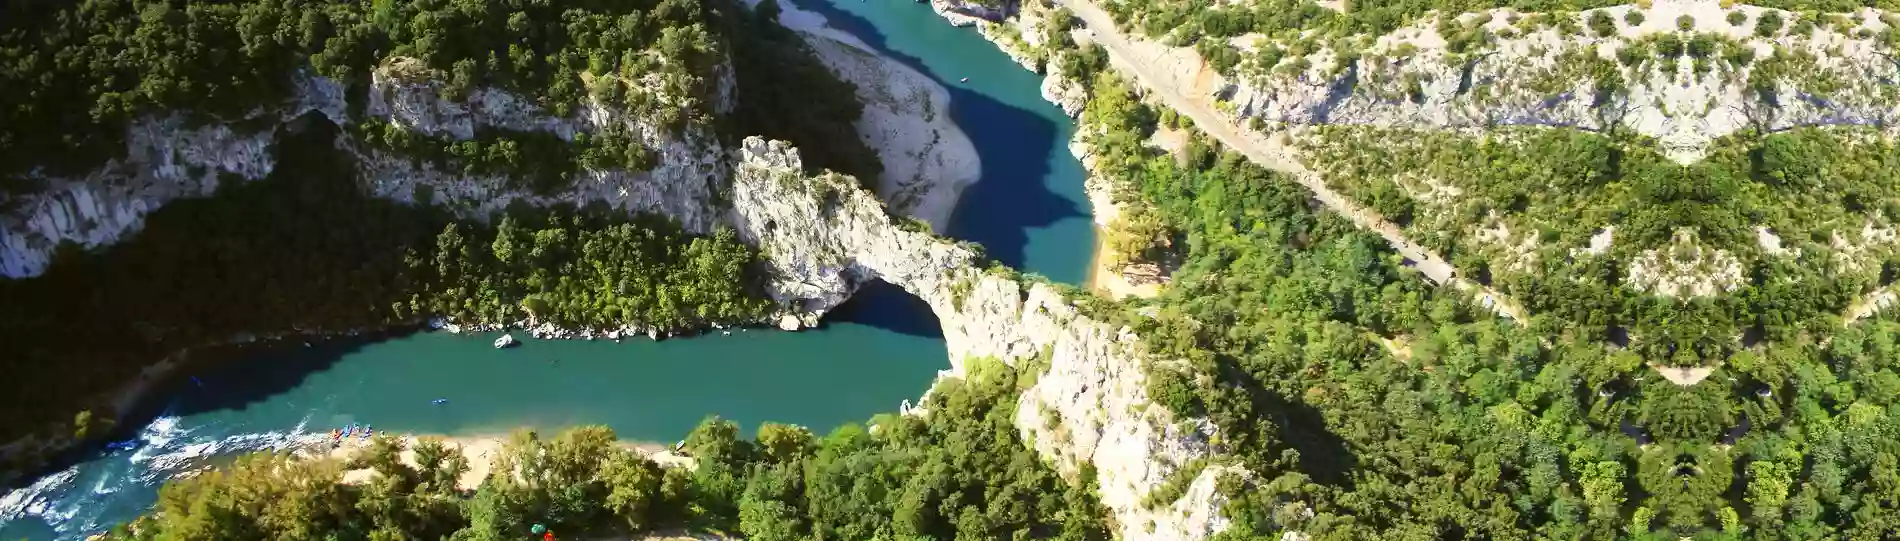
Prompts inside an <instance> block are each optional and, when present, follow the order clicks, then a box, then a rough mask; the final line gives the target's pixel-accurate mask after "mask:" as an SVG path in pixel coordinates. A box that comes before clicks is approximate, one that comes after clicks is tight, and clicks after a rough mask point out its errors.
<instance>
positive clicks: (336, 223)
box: [0, 115, 772, 440]
mask: <svg viewBox="0 0 1900 541" xmlns="http://www.w3.org/2000/svg"><path fill="white" fill-rule="evenodd" d="M337 133H338V130H337V128H336V127H335V126H334V125H331V124H329V123H328V122H327V121H325V120H322V118H321V117H320V116H318V115H309V116H306V117H305V119H304V120H301V121H299V122H296V123H294V124H293V125H292V126H287V127H285V128H283V129H282V130H281V131H280V133H279V135H278V143H277V146H276V158H277V162H278V167H277V169H276V170H275V172H273V173H272V174H271V175H270V176H269V177H268V178H265V179H263V180H258V181H252V182H242V181H238V180H235V179H231V180H229V181H228V182H225V183H224V184H222V186H221V189H220V192H219V193H218V194H216V195H215V196H213V197H210V198H205V199H192V200H183V201H179V202H176V203H174V204H172V205H169V206H166V207H165V208H162V209H159V210H158V211H155V212H153V213H152V214H151V215H150V216H148V217H147V218H148V220H147V223H146V225H145V228H144V230H143V231H142V232H141V233H140V234H139V235H138V236H136V237H133V238H132V239H130V240H128V241H127V242H124V243H121V244H118V245H114V246H111V247H109V248H106V249H104V250H101V251H98V252H95V253H88V252H85V251H82V250H79V249H77V248H76V247H72V246H71V245H68V247H67V248H65V249H63V251H62V252H61V255H60V257H59V258H57V260H56V261H55V262H54V263H53V264H52V266H51V267H50V268H49V269H48V272H46V273H45V274H44V275H42V276H39V277H36V278H29V279H9V280H0V322H3V323H0V343H4V344H7V352H8V354H7V355H6V356H5V357H4V358H0V370H5V371H6V372H7V373H8V374H10V376H11V377H12V378H14V380H15V381H17V382H21V383H20V384H19V385H17V386H16V387H15V388H14V390H13V391H12V392H9V393H7V394H6V398H5V399H4V402H5V404H4V408H5V409H6V411H8V412H10V415H8V416H7V417H6V419H5V423H4V433H5V434H6V439H8V440H11V439H13V438H15V437H18V436H21V435H24V434H26V433H28V432H30V431H33V430H36V429H39V428H41V427H43V426H45V425H47V424H53V423H58V424H65V422H66V421H68V420H70V419H72V416H73V414H74V412H75V411H79V410H81V409H84V408H92V409H95V410H97V411H99V412H100V417H104V416H106V412H108V411H110V410H109V409H107V408H104V407H103V406H102V404H103V401H102V400H101V398H102V396H103V393H111V392H116V391H118V390H119V387H120V386H122V385H123V384H124V383H125V382H128V381H131V380H133V379H134V378H135V377H136V376H137V375H138V374H139V373H140V371H141V370H142V369H144V368H145V367H146V366H148V365H150V364H152V363H153V362H155V361H156V360H159V359H163V358H166V357H168V356H171V355H173V354H175V353H178V352H181V351H188V350H190V349H192V348H198V347H201V346H205V345H208V344H220V343H225V342H229V341H232V340H234V338H233V337H242V336H252V335H258V334H274V333H282V332H342V331H346V330H353V329H363V328H381V327H386V326H389V325H392V324H402V323H405V322H409V323H413V322H415V321H417V319H418V318H422V317H425V316H432V315H447V316H453V317H456V318H459V319H462V320H463V321H465V322H469V323H491V324H505V323H514V322H516V321H520V320H522V319H526V318H527V316H528V315H529V314H530V313H532V314H533V315H534V316H535V317H536V319H537V320H539V321H544V322H552V323H557V324H562V325H570V326H575V327H585V328H594V329H601V330H605V329H618V328H622V327H627V326H634V327H642V328H657V329H662V330H669V329H684V328H692V327H698V326H702V325H706V324H709V323H742V322H752V321H758V320H760V319H762V318H764V317H765V316H766V315H767V313H768V312H769V310H770V309H771V308H772V307H771V306H770V305H769V303H768V302H766V301H764V300H763V299H764V298H765V295H764V293H763V290H762V287H763V280H764V274H763V273H764V269H763V268H762V266H761V265H759V255H758V252H757V250H756V249H754V248H752V247H749V246H746V245H744V244H743V243H740V242H739V241H738V239H737V238H736V237H735V236H734V235H733V234H732V233H731V232H729V231H722V232H717V233H715V234H713V235H711V236H705V237H695V236H693V235H689V234H687V233H685V232H684V231H682V230H681V229H680V228H679V226H678V225H676V224H673V223H671V222H669V221H667V220H666V219H664V218H657V217H650V216H628V215H624V214H614V213H608V212H606V211H604V210H602V209H575V208H550V209H517V210H514V211H512V212H509V213H507V214H506V215H505V216H503V217H500V218H499V219H498V220H496V221H495V222H493V223H492V224H484V223H483V222H482V221H480V220H476V219H456V218H454V217H453V216H452V215H451V214H450V213H449V212H448V211H446V210H445V209H441V208H438V207H430V206H409V205H404V204H400V203H396V202H392V201H388V200H382V199H376V198H372V197H369V196H367V195H365V194H364V193H363V191H362V188H361V184H360V181H359V179H358V176H357V174H356V167H357V161H356V160H355V159H354V157H353V156H352V155H350V154H348V153H346V152H343V151H341V150H339V149H337V148H336V147H334V146H332V145H333V144H334V141H335V140H336V135H337ZM101 336H108V337H112V339H110V340H101V339H99V337H101ZM104 398H110V397H104Z"/></svg>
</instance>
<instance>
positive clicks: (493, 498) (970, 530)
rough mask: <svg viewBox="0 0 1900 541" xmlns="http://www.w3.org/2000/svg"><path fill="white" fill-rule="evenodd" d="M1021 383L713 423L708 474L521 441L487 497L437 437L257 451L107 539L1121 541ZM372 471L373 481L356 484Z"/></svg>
mask: <svg viewBox="0 0 1900 541" xmlns="http://www.w3.org/2000/svg"><path fill="white" fill-rule="evenodd" d="M1019 377H1021V376H1019V375H1018V374H1016V373H1015V372H1014V371H1012V370H1011V369H1010V368H1009V367H1007V366H1005V365H1003V364H1002V363H999V362H994V361H990V362H974V363H972V370H971V372H970V375H969V377H968V378H965V379H961V380H950V381H946V382H944V383H943V384H942V385H939V386H938V387H937V388H936V390H934V391H933V392H932V393H931V395H930V397H929V398H928V399H927V400H925V402H924V404H923V406H924V407H925V408H927V409H928V410H929V411H930V412H931V413H930V414H928V415H927V416H897V415H883V416H879V417H877V418H875V419H872V421H871V428H869V429H866V428H865V427H862V426H858V425H845V426H842V427H839V428H837V429H835V430H833V431H831V433H830V434H828V435H826V436H823V437H817V436H814V435H813V434H812V433H811V432H810V431H808V430H806V429H804V428H801V427H795V426H787V425H779V424H771V423H767V424H765V425H763V426H760V427H759V431H758V436H757V437H756V438H755V439H752V440H746V439H741V438H739V437H738V426H737V425H735V424H734V423H732V422H730V421H721V420H718V419H716V418H715V419H708V420H707V421H706V422H704V423H701V424H700V426H699V427H698V428H696V429H694V430H693V432H692V433H691V434H690V435H689V436H687V438H686V442H685V443H686V445H685V451H686V453H687V454H689V455H690V456H691V457H692V459H693V462H695V463H696V464H695V466H694V467H681V466H666V467H662V466H661V465H659V464H657V463H655V462H653V461H651V460H649V459H648V458H645V457H643V456H641V455H640V454H638V453H637V452H636V451H633V450H630V449H627V448H624V447H621V446H620V444H619V443H618V442H616V441H615V437H614V434H613V432H612V431H611V430H609V429H607V428H605V427H581V428H574V429H569V430H566V431H563V432H561V433H560V434H559V435H556V436H554V437H552V438H548V439H541V438H537V437H536V436H535V435H534V434H533V433H528V432H522V433H517V434H515V435H514V436H513V438H512V439H511V440H510V441H509V442H508V443H507V444H506V446H505V447H504V448H503V449H502V450H501V451H500V456H498V457H494V458H493V459H492V461H491V463H490V464H489V466H490V468H489V471H490V473H489V475H488V478H487V479H485V480H483V482H482V483H481V485H480V486H479V487H478V488H476V489H474V490H473V491H471V492H463V491H461V490H458V489H457V487H456V484H457V482H456V479H457V478H459V477H460V476H461V475H462V473H463V472H465V471H466V468H467V467H468V462H467V458H466V457H464V456H463V455H462V453H461V452H459V451H454V450H452V449H450V448H448V447H447V446H445V445H444V444H443V443H442V442H440V441H437V440H429V439H423V440H421V441H419V442H418V443H416V444H415V445H414V446H412V448H411V450H412V451H414V456H415V457H416V459H415V460H414V461H413V462H412V463H405V462H404V461H402V460H400V459H399V453H400V452H401V451H402V450H403V445H402V444H401V443H400V442H398V441H396V440H393V439H390V438H388V437H387V436H385V437H384V438H382V439H379V440H377V441H376V442H374V443H373V444H372V445H370V446H369V447H367V448H365V449H363V450H361V451H358V452H357V453H356V455H355V456H354V457H352V458H350V459H349V460H347V461H337V460H334V459H315V460H297V459H292V458H290V457H289V456H287V455H283V454H262V455H252V456H250V457H247V458H244V459H241V460H240V461H239V462H238V463H237V464H235V465H233V466H232V467H230V468H227V469H225V470H224V471H220V472H213V473H209V474H206V475H203V476H199V477H196V478H192V479H186V480H181V481H175V482H172V483H169V484H168V485H167V486H166V487H165V489H164V490H163V491H161V493H160V497H159V503H158V505H157V507H156V509H154V510H153V512H152V513H151V514H149V515H147V516H146V517H144V518H141V519H139V520H137V521H136V522H134V523H133V524H131V525H128V526H126V527H122V528H119V529H117V530H115V531H114V532H113V533H111V534H109V535H108V539H151V540H159V539H175V540H207V541H210V540H223V539H326V538H334V539H437V538H446V539H456V540H489V539H496V540H499V539H521V538H524V536H527V535H529V528H530V527H531V525H533V524H542V525H545V526H546V527H548V528H549V529H551V530H553V531H555V532H557V533H558V534H559V536H560V537H561V538H583V539H584V538H594V537H597V536H607V535H637V534H641V533H644V532H649V531H655V530H660V531H677V530H687V531H694V532H712V533H719V534H729V535H738V536H743V537H744V538H745V539H755V540H759V541H794V540H801V539H943V540H950V539H957V540H964V539H970V540H976V539H1059V540H1063V541H1107V540H1108V539H1109V537H1108V533H1107V530H1106V527H1105V525H1104V523H1103V521H1104V518H1105V510H1104V509H1102V507H1101V506H1100V504H1099V503H1098V502H1097V501H1096V500H1095V496H1094V480H1093V479H1091V478H1090V477H1089V473H1088V472H1087V471H1084V472H1083V473H1082V474H1081V475H1079V476H1078V477H1077V478H1075V479H1064V478H1062V477H1060V476H1058V475H1057V474H1056V473H1055V471H1053V470H1052V469H1051V468H1050V467H1049V466H1048V465H1047V464H1044V463H1043V462H1042V461H1041V459H1040V458H1038V457H1037V456H1036V453H1035V451H1033V450H1031V449H1029V448H1028V447H1027V446H1025V445H1024V444H1023V442H1022V441H1021V440H1019V439H1018V437H1017V435H1016V429H1015V426H1014V423H1013V421H1012V420H1013V418H1014V415H1015V411H1016V396H1017V394H1018V393H1019V392H1020V391H1021V387H1022V385H1021V384H1020V382H1019V381H1018V378H1019ZM353 469H371V470H373V471H374V475H373V476H372V477H371V478H370V480H368V481H366V482H363V483H360V484H344V483H343V482H342V481H343V473H344V472H345V471H346V470H353Z"/></svg>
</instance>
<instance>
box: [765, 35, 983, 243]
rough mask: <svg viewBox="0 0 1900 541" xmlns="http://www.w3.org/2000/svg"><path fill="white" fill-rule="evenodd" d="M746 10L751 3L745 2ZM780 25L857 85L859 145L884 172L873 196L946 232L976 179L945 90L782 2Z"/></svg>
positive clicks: (973, 156)
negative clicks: (801, 37) (860, 110)
mask: <svg viewBox="0 0 1900 541" xmlns="http://www.w3.org/2000/svg"><path fill="white" fill-rule="evenodd" d="M747 3H748V4H754V5H756V4H757V1H756V0H748V2H747ZM779 6H780V8H781V9H782V11H781V12H780V13H779V24H782V25H784V26H785V27H786V28H790V29H793V30H797V31H799V32H800V33H802V34H804V36H805V41H806V42H807V43H809V44H811V46H812V50H813V51H814V52H816V53H817V54H818V58H819V60H820V61H822V62H824V64H825V66H826V67H828V68H830V69H831V71H832V72H833V73H835V74H837V75H838V78H840V79H844V80H846V81H850V82H851V83H852V84H855V85H857V87H858V90H857V94H858V98H859V99H860V100H861V101H863V102H864V116H862V117H860V118H859V119H858V122H857V125H856V127H857V132H858V138H859V139H862V140H863V141H864V144H865V145H866V146H869V147H871V148H872V149H873V150H876V151H877V153H878V158H879V160H881V161H882V162H884V173H883V174H882V175H880V176H879V178H878V190H877V191H878V195H879V197H880V198H882V199H883V200H884V201H885V203H887V204H888V205H889V206H890V207H891V209H892V210H893V211H894V212H896V213H898V214H902V215H906V216H911V217H915V218H917V219H920V220H923V221H925V222H927V223H929V224H930V226H931V228H933V229H934V230H936V231H944V230H945V227H947V226H948V225H949V222H950V213H951V212H952V211H954V210H956V207H957V200H958V199H960V198H961V197H962V195H963V190H964V188H966V187H968V186H970V185H971V184H975V183H976V181H977V179H978V178H979V177H980V176H982V172H983V162H982V159H981V158H980V157H978V155H977V153H976V145H975V143H972V142H971V141H970V137H969V135H967V134H965V133H963V130H962V129H961V128H958V127H957V125H956V123H955V122H952V121H951V120H950V91H949V90H948V89H946V88H944V86H943V85H941V84H938V83H937V82H936V81H934V80H932V79H931V78H930V77H929V76H927V75H925V74H923V73H922V72H919V71H917V70H915V69H912V68H911V67H910V66H907V65H904V64H903V63H902V62H898V61H897V60H896V59H893V58H890V57H887V56H884V55H881V54H878V53H877V51H876V49H873V48H872V47H871V46H870V45H867V44H865V43H864V42H863V41H862V40H859V39H858V38H857V37H856V36H853V35H851V34H850V33H847V32H844V31H842V30H839V29H836V28H833V27H831V26H830V23H829V21H827V20H826V19H825V17H824V16H823V15H819V14H817V13H813V12H809V11H803V10H800V9H798V6H796V5H794V4H792V3H791V2H787V1H784V0H781V1H780V2H779Z"/></svg>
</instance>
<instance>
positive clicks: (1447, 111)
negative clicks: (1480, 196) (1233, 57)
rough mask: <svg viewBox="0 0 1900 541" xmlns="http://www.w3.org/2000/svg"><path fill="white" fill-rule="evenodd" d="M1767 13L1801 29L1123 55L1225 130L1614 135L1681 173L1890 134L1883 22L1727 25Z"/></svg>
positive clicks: (1528, 25)
mask: <svg viewBox="0 0 1900 541" xmlns="http://www.w3.org/2000/svg"><path fill="white" fill-rule="evenodd" d="M1769 12H1773V13H1776V14H1777V15H1778V16H1779V17H1781V18H1782V19H1783V20H1787V21H1796V20H1797V19H1800V18H1801V16H1800V15H1798V14H1795V13H1792V12H1787V11H1781V10H1771V9H1766V8H1759V7H1755V6H1734V7H1727V8H1725V7H1723V4H1722V3H1721V2H1717V1H1716V0H1658V1H1656V2H1654V3H1653V4H1651V5H1650V6H1649V7H1648V8H1642V7H1638V6H1634V5H1624V6H1615V7H1609V8H1603V9H1600V10H1592V11H1588V12H1584V13H1573V14H1567V15H1565V14H1557V15H1554V17H1570V18H1571V19H1568V20H1564V21H1558V22H1557V23H1556V24H1551V23H1549V22H1548V21H1555V20H1556V19H1554V18H1552V19H1544V18H1542V17H1553V16H1550V15H1533V14H1526V13H1519V12H1515V11H1512V10H1509V9H1500V10H1491V11H1485V12H1479V13H1468V14H1462V15H1457V16H1449V17H1448V18H1447V19H1446V21H1447V22H1445V23H1443V24H1432V23H1431V22H1430V20H1427V21H1425V22H1419V23H1415V24H1413V25H1411V26H1408V27H1404V28H1400V29H1399V30H1397V31H1394V32H1392V33H1390V34H1386V35H1383V36H1376V37H1373V39H1372V40H1371V43H1370V44H1369V45H1368V46H1365V47H1364V48H1362V49H1359V50H1355V51H1351V52H1350V53H1347V54H1341V52H1339V51H1335V50H1333V49H1331V48H1321V49H1318V50H1312V51H1310V52H1307V53H1305V54H1299V55H1295V54H1291V53H1283V47H1282V45H1281V44H1276V43H1273V42H1272V41H1271V40H1262V39H1260V38H1259V37H1258V36H1251V35H1249V36H1241V37H1238V38H1234V39H1233V40H1232V43H1231V45H1232V46H1233V47H1234V48H1235V49H1238V50H1239V51H1240V52H1242V53H1243V55H1245V56H1250V58H1248V59H1246V60H1244V61H1242V62H1241V64H1240V65H1239V66H1238V68H1237V71H1238V72H1239V73H1240V76H1239V77H1238V78H1237V79H1234V80H1229V78H1226V77H1221V76H1219V75H1217V74H1215V73H1213V72H1212V71H1211V70H1208V69H1207V68H1205V67H1204V66H1203V65H1202V63H1201V61H1200V59H1199V57H1198V55H1195V54H1194V53H1193V51H1191V50H1188V49H1186V48H1181V47H1167V46H1164V45H1162V44H1160V43H1154V42H1140V43H1138V46H1140V47H1142V48H1143V50H1144V53H1145V56H1147V58H1143V59H1140V61H1143V62H1146V63H1147V64H1148V65H1150V66H1151V67H1154V68H1156V71H1157V72H1160V73H1164V74H1168V75H1170V76H1173V77H1176V78H1177V79H1179V80H1180V81H1181V82H1182V83H1184V84H1189V85H1190V86H1191V87H1195V88H1198V89H1199V90H1200V91H1202V92H1205V93H1207V94H1209V95H1213V96H1217V97H1219V98H1220V99H1222V100H1224V101H1226V102H1227V104H1228V105H1229V106H1231V109H1229V112H1230V113H1232V114H1233V115H1235V116H1236V117H1238V118H1242V119H1247V118H1258V119H1261V120H1262V121H1266V122H1269V123H1285V124H1289V125H1294V126H1305V125H1316V124H1351V125H1372V126H1398V127H1414V128H1483V127H1486V126H1493V125H1511V124H1518V125H1546V126H1566V127H1575V128H1579V129H1585V130H1591V131H1603V130H1609V129H1614V128H1622V129H1627V130H1629V131H1632V132H1634V133H1636V134H1639V135H1643V136H1647V137H1652V138H1655V139H1657V140H1658V142H1659V143H1660V144H1661V145H1662V147H1663V149H1664V150H1665V151H1666V152H1667V153H1668V154H1669V155H1670V156H1671V157H1672V158H1673V159H1675V160H1676V161H1679V162H1683V163H1691V162H1694V161H1697V160H1700V159H1701V158H1702V156H1703V155H1704V154H1705V153H1706V151H1707V149H1708V146H1709V144H1710V143H1711V142H1712V141H1713V140H1715V139H1717V138H1721V137H1723V136H1726V135H1730V134H1733V133H1736V132H1738V131H1741V130H1745V129H1758V130H1764V131H1775V130H1783V129H1788V128H1790V127H1795V126H1803V125H1824V124H1863V125H1876V126H1881V125H1889V124H1891V123H1892V122H1893V121H1895V120H1900V101H1895V92H1894V90H1895V89H1894V86H1893V85H1894V81H1895V80H1896V79H1900V67H1897V66H1896V65H1895V64H1894V63H1893V62H1892V61H1891V60H1890V58H1891V51H1890V50H1888V48H1887V47H1886V46H1885V45H1883V44H1882V43H1881V42H1880V40H1879V39H1878V38H1875V37H1874V36H1877V35H1879V34H1880V33H1882V32H1884V31H1886V30H1887V27H1888V23H1887V22H1886V21H1888V20H1891V18H1887V17H1882V15H1883V14H1882V13H1880V12H1877V11H1874V10H1865V11H1864V12H1862V13H1854V14H1850V15H1851V17H1848V16H1842V17H1839V18H1837V19H1832V20H1833V22H1832V23H1822V22H1821V21H1814V20H1811V19H1810V20H1808V21H1806V22H1807V23H1808V24H1806V25H1801V24H1795V25H1792V26H1790V27H1789V29H1788V30H1786V31H1779V30H1765V29H1758V28H1754V27H1752V26H1751V25H1750V24H1749V23H1746V22H1745V23H1742V24H1734V23H1731V22H1730V21H1734V20H1740V21H1756V20H1758V19H1759V18H1760V17H1761V16H1762V15H1763V14H1764V13H1769ZM1599 13H1600V14H1601V16H1599V15H1598V14H1599ZM1631 13H1635V14H1637V15H1638V16H1637V17H1630V14H1631ZM1533 17H1539V18H1533ZM1604 17H1607V19H1608V20H1610V21H1615V23H1614V24H1612V25H1611V26H1610V28H1612V29H1613V30H1614V33H1611V34H1609V35H1596V34H1594V33H1593V32H1594V31H1593V30H1591V29H1590V26H1591V25H1590V24H1589V23H1588V21H1589V20H1591V19H1592V18H1604ZM1540 20H1541V21H1546V22H1545V23H1538V22H1537V21H1540ZM1628 21H1636V22H1637V24H1634V25H1632V24H1629V22H1628ZM1565 23H1568V24H1572V25H1574V26H1573V27H1572V28H1580V30H1564V29H1562V28H1561V26H1560V25H1561V24H1565ZM1817 23H1821V24H1817ZM1685 24H1686V25H1687V28H1686V29H1685V28H1684V25H1685ZM1599 26H1600V25H1599ZM1445 30H1451V31H1452V32H1453V34H1452V35H1446V34H1444V33H1443V32H1444V31H1445ZM1473 36H1477V37H1476V38H1473ZM1261 51H1267V52H1266V53H1262V52H1261ZM1190 81H1192V82H1191V83H1190Z"/></svg>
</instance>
